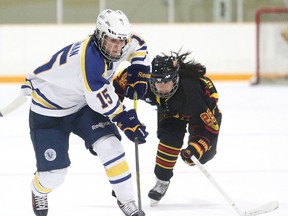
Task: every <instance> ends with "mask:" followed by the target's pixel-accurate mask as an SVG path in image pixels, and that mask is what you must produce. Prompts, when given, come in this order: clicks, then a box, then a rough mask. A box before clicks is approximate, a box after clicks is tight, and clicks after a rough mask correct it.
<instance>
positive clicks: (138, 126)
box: [112, 109, 148, 144]
mask: <svg viewBox="0 0 288 216" xmlns="http://www.w3.org/2000/svg"><path fill="white" fill-rule="evenodd" d="M112 121H114V122H117V126H118V127H119V128H120V129H121V130H122V131H124V133H125V135H126V136H127V137H128V139H130V140H131V141H132V142H134V141H135V138H136V137H137V138H138V143H139V144H142V143H145V142H146V140H145V138H146V137H147V136H148V132H147V131H146V126H144V125H143V124H142V123H141V122H140V121H139V120H138V117H137V114H136V111H135V109H131V110H129V111H123V112H121V113H120V114H118V115H117V116H115V117H114V118H113V119H112Z"/></svg>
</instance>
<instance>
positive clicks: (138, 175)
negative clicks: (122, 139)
mask: <svg viewBox="0 0 288 216" xmlns="http://www.w3.org/2000/svg"><path fill="white" fill-rule="evenodd" d="M137 100H138V94H137V92H136V91H135V92H134V95H133V101H134V109H135V111H136V113H137V108H138V107H137ZM134 143H135V161H136V183H137V195H138V209H139V213H138V216H142V204H141V189H140V167H139V149H138V138H137V137H136V138H135V140H134Z"/></svg>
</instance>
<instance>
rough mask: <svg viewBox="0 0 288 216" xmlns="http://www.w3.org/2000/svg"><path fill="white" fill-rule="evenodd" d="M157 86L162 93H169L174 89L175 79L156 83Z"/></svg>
mask: <svg viewBox="0 0 288 216" xmlns="http://www.w3.org/2000/svg"><path fill="white" fill-rule="evenodd" d="M155 87H156V89H157V91H158V92H159V93H160V94H168V93H170V92H171V91H172V89H173V81H169V82H166V83H157V82H156V83H155Z"/></svg>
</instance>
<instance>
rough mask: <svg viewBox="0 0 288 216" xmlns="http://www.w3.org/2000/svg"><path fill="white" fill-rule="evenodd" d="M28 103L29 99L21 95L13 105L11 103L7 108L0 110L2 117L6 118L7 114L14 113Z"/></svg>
mask: <svg viewBox="0 0 288 216" xmlns="http://www.w3.org/2000/svg"><path fill="white" fill-rule="evenodd" d="M26 101H27V98H26V97H25V96H23V95H22V94H20V95H19V96H18V97H16V98H15V99H14V100H13V101H12V102H11V103H9V104H8V105H7V106H6V107H4V108H3V109H1V110H0V117H3V116H6V115H7V114H9V113H11V112H13V111H14V110H16V109H17V108H19V107H20V106H21V105H23V104H24V103H25V102H26Z"/></svg>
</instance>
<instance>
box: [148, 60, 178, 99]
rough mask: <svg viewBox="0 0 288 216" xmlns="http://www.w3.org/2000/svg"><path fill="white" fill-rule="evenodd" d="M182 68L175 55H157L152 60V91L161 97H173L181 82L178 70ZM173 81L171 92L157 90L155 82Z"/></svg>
mask: <svg viewBox="0 0 288 216" xmlns="http://www.w3.org/2000/svg"><path fill="white" fill-rule="evenodd" d="M179 68H180V65H179V62H178V59H177V57H176V56H175V55H170V56H167V55H164V56H160V55H157V56H156V57H155V58H154V59H153V61H152V73H151V78H150V81H149V82H150V88H151V91H152V92H153V93H154V94H155V95H157V96H159V97H161V98H168V97H171V96H172V95H173V94H174V93H175V92H176V90H177V88H178V84H179V74H178V70H179ZM169 81H172V82H173V88H172V90H171V91H170V92H169V93H165V94H163V93H160V92H158V91H157V89H156V86H155V83H167V82H169Z"/></svg>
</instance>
